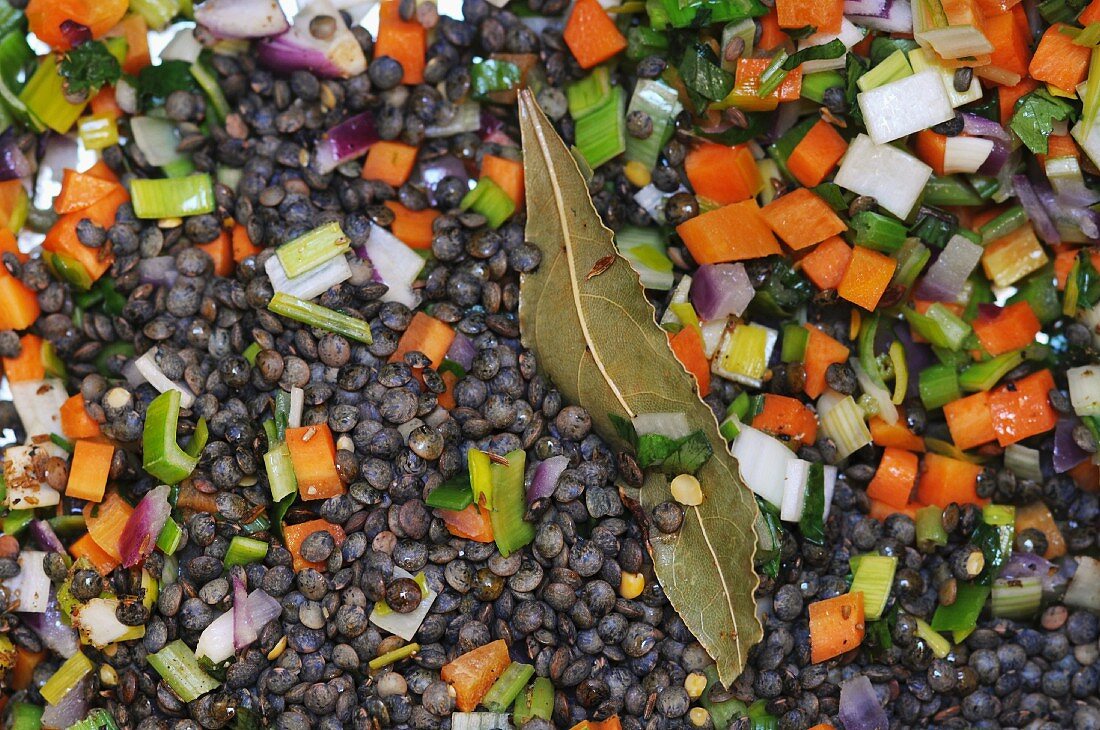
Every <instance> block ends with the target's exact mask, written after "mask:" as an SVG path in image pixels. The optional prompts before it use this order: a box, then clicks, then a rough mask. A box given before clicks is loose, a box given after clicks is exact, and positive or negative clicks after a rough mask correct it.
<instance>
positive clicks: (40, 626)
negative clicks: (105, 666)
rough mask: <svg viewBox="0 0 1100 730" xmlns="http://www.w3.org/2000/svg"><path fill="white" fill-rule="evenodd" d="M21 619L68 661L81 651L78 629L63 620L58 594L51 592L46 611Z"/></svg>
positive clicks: (27, 614) (51, 648) (21, 616)
mask: <svg viewBox="0 0 1100 730" xmlns="http://www.w3.org/2000/svg"><path fill="white" fill-rule="evenodd" d="M19 617H20V618H21V619H22V621H23V623H24V624H26V625H27V626H29V627H30V628H31V630H33V631H34V633H36V634H38V638H39V639H41V640H42V643H43V644H44V645H45V646H46V647H47V648H48V649H50V650H51V651H54V652H57V653H58V654H60V655H61V656H63V657H65V658H66V659H68V658H69V657H71V656H72V655H73V654H75V653H76V652H77V651H79V650H80V642H79V640H78V639H77V635H76V629H74V628H73V627H72V626H69V625H68V624H66V623H65V621H64V620H63V619H62V614H61V606H60V604H58V602H57V592H56V591H54V590H52V589H51V590H50V597H49V600H48V601H47V602H46V610H45V611H43V612H42V613H21V614H20V615H19Z"/></svg>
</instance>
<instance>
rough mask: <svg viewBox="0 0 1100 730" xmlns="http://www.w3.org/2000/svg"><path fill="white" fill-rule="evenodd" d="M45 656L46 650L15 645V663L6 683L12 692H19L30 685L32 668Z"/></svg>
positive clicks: (32, 676)
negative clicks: (33, 649)
mask: <svg viewBox="0 0 1100 730" xmlns="http://www.w3.org/2000/svg"><path fill="white" fill-rule="evenodd" d="M45 658H46V650H45V649H43V650H42V651H27V650H26V649H24V648H23V647H21V646H17V647H15V665H14V666H13V667H12V668H11V676H10V677H9V678H8V681H7V682H6V684H7V685H8V688H9V689H10V690H11V691H12V692H21V691H22V690H25V689H27V687H30V686H31V682H32V681H33V679H34V668H35V667H37V666H38V664H39V663H40V662H41V661H42V660H43V659H45Z"/></svg>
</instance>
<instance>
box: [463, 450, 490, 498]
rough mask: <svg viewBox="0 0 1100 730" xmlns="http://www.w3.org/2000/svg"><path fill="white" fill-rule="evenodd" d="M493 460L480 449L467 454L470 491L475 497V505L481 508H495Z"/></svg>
mask: <svg viewBox="0 0 1100 730" xmlns="http://www.w3.org/2000/svg"><path fill="white" fill-rule="evenodd" d="M492 464H493V462H492V460H491V459H490V458H489V455H488V454H486V453H485V452H484V451H481V450H480V449H470V450H469V451H467V452H466V470H467V471H468V472H469V473H470V490H471V491H472V492H473V495H474V504H476V505H478V506H480V507H487V508H490V509H491V508H492V506H493V472H492Z"/></svg>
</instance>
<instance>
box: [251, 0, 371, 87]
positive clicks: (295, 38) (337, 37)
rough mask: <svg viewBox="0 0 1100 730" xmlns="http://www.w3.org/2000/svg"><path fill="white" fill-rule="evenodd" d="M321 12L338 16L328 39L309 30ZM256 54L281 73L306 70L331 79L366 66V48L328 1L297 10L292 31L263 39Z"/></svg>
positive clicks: (321, 0)
mask: <svg viewBox="0 0 1100 730" xmlns="http://www.w3.org/2000/svg"><path fill="white" fill-rule="evenodd" d="M319 15H327V16H329V17H330V18H335V19H336V30H335V32H334V33H333V34H332V35H331V36H329V37H328V38H324V39H321V38H317V37H315V36H314V35H313V33H312V32H310V24H311V23H312V21H313V19H314V18H316V17H317V16H319ZM256 55H257V57H258V59H259V61H260V63H262V64H263V65H265V66H267V67H268V68H270V69H272V70H273V71H279V72H282V73H290V72H291V71H298V70H304V71H312V72H313V73H315V74H317V75H318V76H325V77H329V78H349V77H351V76H355V75H356V74H360V73H363V72H364V71H366V68H367V59H366V57H365V56H364V55H363V49H362V48H361V47H360V46H359V42H358V41H357V40H356V39H355V36H354V35H353V34H352V32H351V31H350V30H348V27H347V25H346V24H345V23H344V21H343V16H341V14H340V12H339V11H338V10H337V9H336V8H335V7H334V6H333V4H332V3H331V2H329V0H312V2H310V3H309V4H308V5H307V6H305V7H303V8H302V9H301V10H299V11H298V14H297V15H296V16H295V17H294V24H293V25H292V26H291V27H290V30H288V31H286V32H285V33H283V34H281V35H278V36H275V37H273V38H265V39H264V40H262V41H260V43H259V44H258V45H257V46H256Z"/></svg>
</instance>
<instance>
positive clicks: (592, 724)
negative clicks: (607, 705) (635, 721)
mask: <svg viewBox="0 0 1100 730" xmlns="http://www.w3.org/2000/svg"><path fill="white" fill-rule="evenodd" d="M622 728H623V724H622V723H621V722H619V716H618V715H612V716H611V717H609V718H607V719H606V720H604V721H603V722H596V721H595V720H581V721H580V722H578V723H577V724H576V725H574V726H573V727H571V728H569V730H622Z"/></svg>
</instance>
